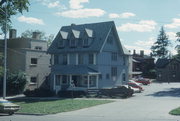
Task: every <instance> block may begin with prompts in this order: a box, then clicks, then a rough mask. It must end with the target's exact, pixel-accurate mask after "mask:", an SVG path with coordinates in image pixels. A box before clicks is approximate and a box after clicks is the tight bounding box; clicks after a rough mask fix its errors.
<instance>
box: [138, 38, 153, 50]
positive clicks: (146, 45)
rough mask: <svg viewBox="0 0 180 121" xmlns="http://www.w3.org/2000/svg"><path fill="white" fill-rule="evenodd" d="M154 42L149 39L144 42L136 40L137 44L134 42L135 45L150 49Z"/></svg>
mask: <svg viewBox="0 0 180 121" xmlns="http://www.w3.org/2000/svg"><path fill="white" fill-rule="evenodd" d="M154 42H155V38H154V37H150V38H149V39H148V40H144V41H142V40H138V41H137V42H135V45H138V46H142V47H147V48H150V47H151V46H152V45H153V44H154Z"/></svg>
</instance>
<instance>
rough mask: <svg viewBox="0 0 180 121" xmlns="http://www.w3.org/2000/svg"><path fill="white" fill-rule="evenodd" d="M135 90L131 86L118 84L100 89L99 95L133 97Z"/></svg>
mask: <svg viewBox="0 0 180 121" xmlns="http://www.w3.org/2000/svg"><path fill="white" fill-rule="evenodd" d="M133 93H134V91H133V89H131V88H130V87H126V86H118V87H113V88H103V89H100V90H99V94H98V96H99V97H101V96H108V97H123V98H127V97H131V96H132V95H133Z"/></svg>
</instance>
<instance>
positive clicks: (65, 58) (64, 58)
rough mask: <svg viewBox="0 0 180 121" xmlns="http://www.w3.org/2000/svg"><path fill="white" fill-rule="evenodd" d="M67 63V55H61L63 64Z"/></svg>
mask: <svg viewBox="0 0 180 121" xmlns="http://www.w3.org/2000/svg"><path fill="white" fill-rule="evenodd" d="M67 64H68V58H67V55H66V54H64V55H63V65H67Z"/></svg>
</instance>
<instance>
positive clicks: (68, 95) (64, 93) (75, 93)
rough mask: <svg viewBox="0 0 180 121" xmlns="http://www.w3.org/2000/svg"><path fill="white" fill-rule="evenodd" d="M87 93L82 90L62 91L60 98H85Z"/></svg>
mask: <svg viewBox="0 0 180 121" xmlns="http://www.w3.org/2000/svg"><path fill="white" fill-rule="evenodd" d="M86 94H87V93H86V92H85V91H80V90H60V91H59V92H58V96H59V97H64V98H78V97H83V96H86Z"/></svg>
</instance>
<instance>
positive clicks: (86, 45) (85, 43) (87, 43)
mask: <svg viewBox="0 0 180 121" xmlns="http://www.w3.org/2000/svg"><path fill="white" fill-rule="evenodd" d="M83 46H84V47H88V46H89V41H88V38H85V39H84V41H83Z"/></svg>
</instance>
